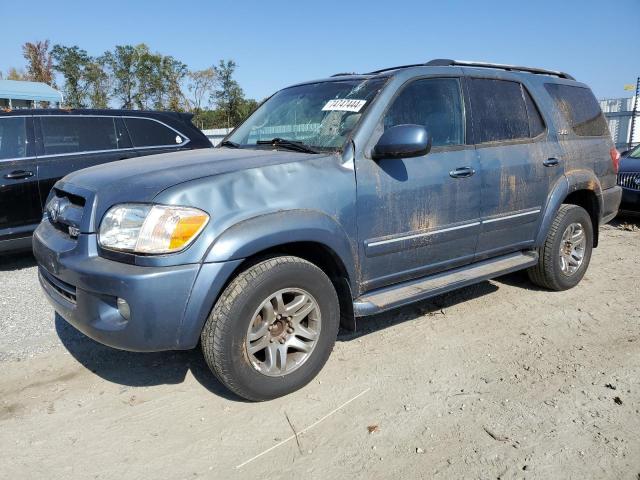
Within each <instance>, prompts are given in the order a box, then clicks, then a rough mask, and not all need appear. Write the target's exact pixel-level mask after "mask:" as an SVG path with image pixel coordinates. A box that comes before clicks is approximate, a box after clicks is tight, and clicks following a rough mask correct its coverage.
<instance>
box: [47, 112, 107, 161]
mask: <svg viewBox="0 0 640 480" xmlns="http://www.w3.org/2000/svg"><path fill="white" fill-rule="evenodd" d="M40 125H41V126H42V137H43V138H42V139H43V144H44V154H45V155H59V154H62V153H78V152H94V151H98V150H115V149H117V148H118V135H117V132H116V128H115V122H114V119H113V118H112V117H88V116H78V117H53V116H42V117H40Z"/></svg>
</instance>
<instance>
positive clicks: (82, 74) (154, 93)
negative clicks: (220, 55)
mask: <svg viewBox="0 0 640 480" xmlns="http://www.w3.org/2000/svg"><path fill="white" fill-rule="evenodd" d="M22 50H23V55H24V57H25V60H26V63H27V72H26V73H25V72H23V71H21V70H18V69H15V68H14V69H11V70H9V71H8V72H7V75H6V76H5V77H6V78H8V79H13V80H33V81H41V82H44V83H47V84H49V85H55V78H56V75H55V73H56V72H57V74H58V79H59V82H60V84H61V85H63V86H62V89H63V90H64V93H65V100H66V104H67V106H69V107H72V108H84V107H92V108H109V107H110V106H116V105H117V106H118V107H121V108H124V109H145V110H149V109H154V110H176V111H184V110H186V111H190V112H192V113H193V114H194V117H195V118H194V123H195V124H196V125H197V126H199V127H200V128H203V129H207V128H223V127H234V126H236V125H238V124H239V123H241V122H242V121H243V120H244V119H245V118H246V117H247V116H248V115H249V114H251V113H252V112H253V110H255V109H256V108H257V106H258V102H256V101H255V100H252V99H247V98H245V96H244V92H243V91H242V88H241V87H240V85H239V84H238V82H237V81H236V80H235V78H234V74H235V70H236V68H237V65H236V63H235V62H234V61H233V60H220V62H219V64H218V66H215V67H213V66H212V67H209V68H206V69H204V70H196V71H189V70H188V68H187V66H186V65H185V64H184V63H182V62H181V61H180V60H178V59H176V58H174V57H172V56H169V55H162V54H161V53H157V52H153V51H151V49H150V48H149V47H148V46H147V45H145V44H144V43H142V44H139V45H117V46H116V47H114V49H113V50H110V51H107V52H105V53H104V54H103V55H102V56H100V57H92V56H91V55H89V54H88V53H87V52H86V51H85V50H83V49H81V48H80V47H78V46H76V45H74V46H66V45H54V46H53V48H52V49H51V50H49V42H48V41H38V42H33V43H32V42H27V43H25V44H24V45H23V48H22ZM60 77H61V78H62V81H60ZM0 78H2V76H1V74H0ZM184 87H186V89H184V90H183V88H184ZM185 92H188V95H185ZM212 107H214V108H213V109H212Z"/></svg>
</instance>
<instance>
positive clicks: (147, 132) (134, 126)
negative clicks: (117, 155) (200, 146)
mask: <svg viewBox="0 0 640 480" xmlns="http://www.w3.org/2000/svg"><path fill="white" fill-rule="evenodd" d="M123 118H124V122H125V124H126V125H127V130H129V135H131V140H132V141H133V146H134V147H165V146H176V145H181V144H183V143H184V142H186V141H187V139H186V138H185V137H183V136H182V135H181V134H179V133H176V131H175V130H172V129H170V128H169V127H167V126H165V125H163V124H162V123H160V122H156V121H155V120H149V119H146V118H129V117H123Z"/></svg>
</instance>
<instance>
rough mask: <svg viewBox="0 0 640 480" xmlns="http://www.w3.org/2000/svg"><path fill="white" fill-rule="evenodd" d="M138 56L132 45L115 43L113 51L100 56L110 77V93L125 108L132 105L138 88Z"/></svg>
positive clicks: (136, 49) (130, 107)
mask: <svg viewBox="0 0 640 480" xmlns="http://www.w3.org/2000/svg"><path fill="white" fill-rule="evenodd" d="M138 57H139V50H138V48H136V47H134V46H132V45H117V46H116V47H115V49H114V50H113V52H106V53H105V54H104V55H103V57H102V58H103V59H104V63H105V65H107V66H108V68H109V72H110V75H111V78H112V84H113V85H112V88H113V90H112V93H113V95H114V96H115V97H116V99H117V100H118V101H119V102H120V106H121V107H122V108H125V109H132V108H133V106H134V101H135V96H136V92H137V89H138V81H137V78H136V70H137V67H138V63H139V61H138Z"/></svg>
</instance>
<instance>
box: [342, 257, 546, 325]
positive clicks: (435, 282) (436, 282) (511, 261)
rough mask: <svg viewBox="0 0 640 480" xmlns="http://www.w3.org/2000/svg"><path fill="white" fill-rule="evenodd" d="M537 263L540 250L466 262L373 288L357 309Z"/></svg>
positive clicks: (368, 311) (399, 302) (374, 308)
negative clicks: (448, 268)
mask: <svg viewBox="0 0 640 480" xmlns="http://www.w3.org/2000/svg"><path fill="white" fill-rule="evenodd" d="M536 263H538V253H537V252H534V251H527V252H517V253H511V254H509V255H503V256H501V257H496V258H492V259H490V260H484V261H482V262H478V263H473V264H471V265H465V266H464V267H460V268H456V269H454V270H450V271H448V272H443V273H439V274H437V275H431V276H429V277H423V278H419V279H417V280H410V281H408V282H404V283H399V284H397V285H392V286H390V287H384V288H380V289H377V290H373V291H372V292H369V293H367V294H365V295H363V296H361V297H359V298H357V299H356V300H355V301H354V302H353V312H354V314H355V316H356V317H364V316H366V315H373V314H374V313H380V312H384V311H385V310H390V309H392V308H396V307H401V306H403V305H407V304H409V303H413V302H417V301H419V300H424V299H426V298H430V297H435V296H436V295H440V294H442V293H445V292H449V291H451V290H456V289H458V288H461V287H466V286H468V285H472V284H474V283H478V282H481V281H484V280H489V279H491V278H495V277H499V276H500V275H505V274H507V273H511V272H515V271H516V270H522V269H524V268H527V267H532V266H533V265H535V264H536Z"/></svg>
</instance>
